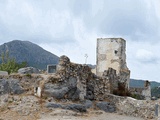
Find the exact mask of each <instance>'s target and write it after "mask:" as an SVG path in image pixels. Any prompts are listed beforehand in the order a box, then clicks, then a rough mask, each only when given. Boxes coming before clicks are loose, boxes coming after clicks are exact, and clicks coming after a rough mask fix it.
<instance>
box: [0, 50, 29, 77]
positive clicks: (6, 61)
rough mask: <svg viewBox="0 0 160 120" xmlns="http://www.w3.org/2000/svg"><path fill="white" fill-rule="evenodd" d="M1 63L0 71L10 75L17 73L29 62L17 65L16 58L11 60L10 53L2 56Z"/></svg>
mask: <svg viewBox="0 0 160 120" xmlns="http://www.w3.org/2000/svg"><path fill="white" fill-rule="evenodd" d="M1 62H2V63H1V64H0V70H2V71H7V72H8V74H10V73H15V72H17V71H18V69H20V68H23V67H26V66H27V62H22V63H17V62H16V60H15V59H14V58H10V57H9V53H8V52H5V53H2V54H1Z"/></svg>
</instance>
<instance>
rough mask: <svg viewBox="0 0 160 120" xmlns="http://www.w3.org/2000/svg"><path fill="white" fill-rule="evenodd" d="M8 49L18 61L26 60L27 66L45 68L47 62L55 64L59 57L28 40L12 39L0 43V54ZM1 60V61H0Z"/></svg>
mask: <svg viewBox="0 0 160 120" xmlns="http://www.w3.org/2000/svg"><path fill="white" fill-rule="evenodd" d="M6 51H8V52H9V56H10V57H11V58H15V59H16V61H17V62H18V63H20V62H24V61H26V62H27V63H28V66H33V67H36V68H39V69H46V66H47V65H48V64H57V63H58V61H59V57H58V56H57V55H55V54H52V53H51V52H48V51H47V50H45V49H43V48H42V47H40V46H38V45H37V44H35V43H32V42H30V41H22V40H13V41H10V42H7V43H4V44H2V45H0V54H2V53H4V52H6ZM0 62H1V61H0Z"/></svg>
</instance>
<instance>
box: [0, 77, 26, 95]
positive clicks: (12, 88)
mask: <svg viewBox="0 0 160 120" xmlns="http://www.w3.org/2000/svg"><path fill="white" fill-rule="evenodd" d="M23 92H24V89H23V88H22V87H21V85H20V83H19V80H15V79H8V80H6V79H0V95H3V94H21V93H23Z"/></svg>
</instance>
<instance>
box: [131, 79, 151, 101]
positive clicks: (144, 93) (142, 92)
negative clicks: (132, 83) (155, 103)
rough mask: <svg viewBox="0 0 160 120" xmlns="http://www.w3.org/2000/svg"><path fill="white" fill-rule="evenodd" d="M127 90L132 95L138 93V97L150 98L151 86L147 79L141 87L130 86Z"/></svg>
mask: <svg viewBox="0 0 160 120" xmlns="http://www.w3.org/2000/svg"><path fill="white" fill-rule="evenodd" d="M129 91H130V92H131V93H132V94H133V95H134V94H135V95H139V97H140V98H139V99H145V100H150V99H151V86H150V82H149V81H148V80H147V81H145V83H144V87H143V88H136V87H130V89H129Z"/></svg>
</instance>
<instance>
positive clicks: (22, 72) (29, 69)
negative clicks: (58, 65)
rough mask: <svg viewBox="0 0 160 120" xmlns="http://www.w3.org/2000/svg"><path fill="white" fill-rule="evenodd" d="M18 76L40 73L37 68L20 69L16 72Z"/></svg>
mask: <svg viewBox="0 0 160 120" xmlns="http://www.w3.org/2000/svg"><path fill="white" fill-rule="evenodd" d="M18 73H19V74H32V73H36V74H37V73H40V72H39V70H38V69H37V68H34V67H25V68H20V69H19V70H18Z"/></svg>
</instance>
